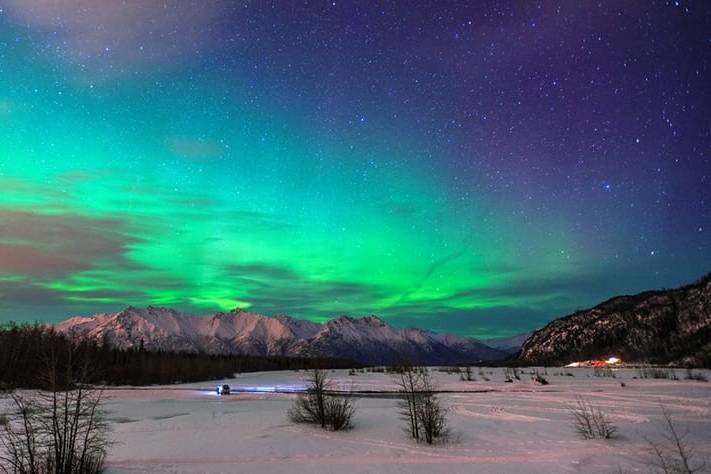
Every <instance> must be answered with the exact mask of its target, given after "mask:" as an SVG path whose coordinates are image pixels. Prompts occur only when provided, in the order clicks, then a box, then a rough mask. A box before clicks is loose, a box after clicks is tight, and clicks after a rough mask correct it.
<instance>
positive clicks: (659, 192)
mask: <svg viewBox="0 0 711 474" xmlns="http://www.w3.org/2000/svg"><path fill="white" fill-rule="evenodd" d="M710 68H711V3H709V2H706V1H695V2H694V1H682V0H679V1H678V2H662V1H650V0H644V1H636V2H635V1H628V2H617V1H609V2H608V1H596V2H590V1H575V2H568V1H563V2H554V1H550V2H506V1H496V2H493V1H491V2H489V1H483V2H462V1H457V2H449V1H444V0H442V1H432V2H430V1H421V0H417V1H402V2H399V1H398V2H392V1H388V2H380V1H372V2H371V1H368V2H362V1H343V0H336V1H311V0H309V1H299V2H270V1H266V0H264V1H254V2H252V1H243V2H234V1H220V0H215V1H210V2H203V1H192V0H176V1H172V0H168V1H154V0H125V1H122V2H118V1H117V2H96V1H94V0H0V322H7V321H10V320H15V321H57V320H61V319H66V318H67V317H70V316H74V315H77V314H83V315H86V314H93V313H96V312H102V311H118V310H120V309H121V308H123V307H126V306H128V305H133V306H147V305H154V306H166V307H172V308H176V309H178V310H183V311H190V312H196V313H208V312H214V311H218V310H219V311H229V310H231V309H234V308H242V309H248V310H250V311H255V312H259V313H263V314H267V315H275V314H288V315H291V316H294V317H298V318H307V319H311V320H314V321H325V320H328V319H329V318H331V317H335V316H338V315H342V314H349V315H364V314H377V315H378V316H380V317H381V318H383V319H384V320H385V321H387V322H389V323H391V324H393V325H395V326H398V327H403V326H417V327H421V328H426V329H432V330H436V331H446V332H450V333H455V334H461V335H467V336H474V337H480V338H491V337H500V336H507V335H512V334H516V333H521V332H524V331H528V330H531V329H533V328H536V327H540V326H542V325H544V324H545V323H546V322H547V321H550V320H552V319H554V318H557V317H560V316H563V315H565V314H567V313H569V312H572V311H574V310H576V309H583V308H586V307H590V306H592V305H594V304H596V303H598V302H600V301H602V300H604V299H606V298H608V297H611V296H613V295H617V294H624V293H633V292H638V291H642V290H646V289H652V288H663V287H674V286H678V285H682V284H685V283H688V282H691V281H693V280H695V279H697V278H699V277H701V276H702V275H704V274H705V273H707V272H709V271H711V70H710Z"/></svg>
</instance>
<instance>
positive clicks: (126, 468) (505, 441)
mask: <svg viewBox="0 0 711 474" xmlns="http://www.w3.org/2000/svg"><path fill="white" fill-rule="evenodd" d="M527 370H529V369H527ZM547 372H548V376H547V378H548V380H549V381H550V385H546V386H540V385H534V384H532V383H531V382H530V381H529V379H530V375H524V376H522V377H521V378H522V381H516V382H514V383H504V376H503V369H484V374H485V376H486V377H487V378H489V379H490V381H484V380H482V377H481V376H480V375H479V374H478V369H474V375H475V377H476V378H477V381H476V382H461V381H459V377H458V376H457V375H449V374H445V373H440V372H436V377H437V380H438V381H439V385H440V388H441V389H444V390H471V391H473V392H472V393H448V394H442V395H441V396H440V397H441V399H442V401H443V402H444V404H445V405H447V406H448V407H449V421H450V426H451V429H452V434H453V436H452V439H451V440H450V441H449V442H448V443H446V444H443V445H440V446H434V447H432V446H427V445H418V444H416V443H414V442H413V441H411V440H409V439H408V438H407V437H406V435H405V433H404V432H403V430H402V423H401V421H400V419H399V416H398V413H397V409H396V400H395V399H393V398H388V397H364V398H359V399H358V400H357V401H356V404H357V408H358V411H357V413H356V417H355V426H354V428H353V430H351V431H348V432H336V433H332V432H325V431H322V430H320V429H317V428H315V427H311V426H307V425H295V424H293V423H291V422H290V421H289V420H288V418H287V415H286V412H287V409H288V408H289V406H290V404H291V402H292V400H293V397H294V395H290V394H279V393H270V392H269V390H271V389H272V388H289V387H299V386H300V385H301V384H302V379H303V377H304V375H305V374H304V373H303V372H302V373H298V372H262V373H252V374H243V375H240V376H238V377H237V378H235V379H232V380H226V381H224V383H229V384H230V385H231V386H232V387H233V388H248V387H249V388H258V389H261V390H263V392H262V393H240V394H235V395H231V396H228V397H218V396H216V395H214V391H213V387H214V384H206V383H203V384H185V385H179V386H170V387H165V388H151V389H141V390H131V389H126V390H124V389H119V390H111V391H109V392H107V394H108V397H109V400H108V402H107V403H106V409H107V412H108V417H109V419H110V420H111V421H112V425H113V439H114V440H115V441H116V444H115V445H114V446H113V447H112V448H111V452H110V455H109V458H108V468H109V472H112V473H126V472H206V473H207V472H210V473H213V472H240V473H252V472H255V473H289V474H293V473H302V472H303V473H331V472H333V473H349V474H351V473H375V472H387V473H440V472H441V473H447V474H454V473H459V472H461V473H465V472H466V473H471V472H490V473H509V472H510V473H517V474H520V473H524V472H526V473H529V472H530V473H555V472H585V473H587V472H591V473H612V472H618V471H619V472H649V468H648V466H646V464H645V463H646V460H647V459H648V445H647V443H646V442H645V440H644V437H645V436H646V437H649V438H659V437H661V436H662V430H661V425H660V423H659V422H660V419H661V405H662V404H663V405H664V406H665V407H666V408H667V409H668V410H669V411H670V412H671V413H672V415H673V417H674V419H675V421H676V422H677V425H678V427H681V428H683V429H684V430H688V431H689V440H690V442H691V444H692V445H693V446H694V447H695V448H696V452H697V454H698V455H699V457H701V458H705V459H706V460H707V465H708V466H709V467H710V468H711V417H710V416H709V415H711V382H708V383H704V382H697V381H690V380H683V377H684V372H683V371H677V374H678V375H679V377H680V379H682V380H678V381H674V380H651V379H644V380H640V379H634V378H633V377H634V376H636V372H635V371H634V370H627V369H621V370H619V371H617V372H616V376H617V377H616V378H606V377H595V376H594V375H593V372H592V370H591V369H551V368H548V369H547ZM564 372H571V373H573V374H574V377H571V376H567V375H563V373H564ZM704 373H705V375H706V376H707V377H708V378H709V379H710V380H711V373H709V371H705V372H704ZM556 374H560V375H556ZM331 375H332V376H333V378H334V379H335V380H336V381H337V383H338V385H339V388H341V389H344V390H348V389H351V388H352V389H354V390H390V389H392V390H394V389H395V386H394V384H393V381H392V377H391V376H390V375H387V374H382V373H365V374H358V375H356V376H349V375H348V374H347V371H335V372H333V373H332V374H331ZM621 382H624V384H625V386H624V387H623V386H622V385H621ZM201 388H204V390H201ZM474 391H476V392H474ZM576 395H582V396H584V397H585V398H586V399H587V400H588V401H590V402H591V403H592V404H593V405H595V406H598V407H600V408H602V409H603V410H604V411H605V412H606V413H607V414H609V416H610V417H611V418H612V420H613V421H614V422H615V424H617V425H618V426H619V432H620V437H619V438H618V439H615V440H595V441H586V440H582V439H579V438H578V437H577V436H576V434H575V431H574V428H573V426H572V423H571V415H570V411H569V406H570V404H571V403H572V402H573V401H574V400H575V396H576Z"/></svg>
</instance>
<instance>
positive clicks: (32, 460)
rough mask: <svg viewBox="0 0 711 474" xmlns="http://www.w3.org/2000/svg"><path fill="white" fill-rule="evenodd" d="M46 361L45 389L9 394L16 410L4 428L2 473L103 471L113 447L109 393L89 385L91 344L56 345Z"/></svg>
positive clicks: (1, 432)
mask: <svg viewBox="0 0 711 474" xmlns="http://www.w3.org/2000/svg"><path fill="white" fill-rule="evenodd" d="M60 351H64V353H63V354H61V357H59V354H58V352H60ZM41 359H42V362H43V365H44V367H43V372H42V385H43V387H45V389H44V390H38V391H36V392H31V393H29V394H27V395H21V394H18V393H17V392H10V393H9V398H10V402H11V403H10V409H9V411H8V412H7V413H6V414H5V417H4V423H2V426H0V452H1V453H2V454H0V470H2V471H4V472H12V473H28V474H35V473H54V474H70V473H94V472H100V471H101V470H102V467H103V463H104V459H105V457H106V452H107V450H108V447H109V445H110V443H109V441H108V436H107V434H108V426H107V424H106V422H105V420H104V417H103V412H102V409H101V403H102V400H103V392H102V391H101V389H97V388H95V387H94V386H93V385H90V384H88V383H87V381H88V380H90V379H91V377H90V360H89V358H88V354H87V352H86V346H85V345H83V344H82V342H81V341H70V342H69V343H68V344H57V345H55V344H51V345H50V346H49V347H47V348H46V352H43V354H42V357H41ZM59 360H62V361H64V362H62V363H60V362H59Z"/></svg>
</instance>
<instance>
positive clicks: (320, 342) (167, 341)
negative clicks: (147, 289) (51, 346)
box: [55, 307, 506, 364]
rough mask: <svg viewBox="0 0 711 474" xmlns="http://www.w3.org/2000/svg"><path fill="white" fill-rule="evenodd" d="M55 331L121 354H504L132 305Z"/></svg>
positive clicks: (461, 344) (379, 332) (438, 357)
mask: <svg viewBox="0 0 711 474" xmlns="http://www.w3.org/2000/svg"><path fill="white" fill-rule="evenodd" d="M55 329H57V330H58V331H60V332H63V333H68V334H75V335H82V336H88V337H91V338H96V339H102V340H103V339H107V340H108V341H109V342H110V343H111V344H113V345H114V346H117V347H120V348H138V347H140V345H141V343H142V344H143V347H144V348H145V349H146V350H171V351H192V352H197V351H202V352H208V353H235V354H236V353H239V354H250V355H262V356H266V355H272V356H280V355H283V356H303V357H309V356H319V357H335V358H344V359H352V360H356V361H359V362H363V363H367V364H386V363H390V362H394V361H398V360H408V361H412V362H413V363H418V364H455V363H460V362H462V363H467V362H469V363H471V362H475V361H478V360H482V359H484V360H493V359H501V358H503V357H504V356H505V355H506V354H505V353H504V352H502V351H498V350H496V349H492V348H490V347H488V346H486V345H484V344H481V343H480V342H478V341H476V340H474V339H469V338H463V337H457V336H451V335H446V334H437V333H433V332H430V331H423V330H420V329H414V328H407V329H395V328H393V327H392V326H389V325H388V324H386V323H385V322H384V321H382V320H381V319H379V318H378V317H376V316H367V317H364V318H352V317H348V316H341V317H338V318H335V319H332V320H330V321H328V322H327V323H325V324H316V323H312V322H309V321H302V320H298V319H294V318H290V317H288V316H275V317H269V316H263V315H260V314H255V313H250V312H246V311H240V310H235V311H231V312H229V313H216V314H207V315H199V316H198V315H191V314H186V313H180V312H177V311H175V310H172V309H166V308H154V307H148V308H145V309H138V308H132V307H129V308H126V309H124V310H123V311H120V312H118V313H113V314H111V313H101V314H97V315H94V316H90V317H81V316H79V317H75V318H71V319H69V320H67V321H64V322H61V323H58V324H56V325H55ZM141 341H142V342H141Z"/></svg>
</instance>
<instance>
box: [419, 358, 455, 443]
mask: <svg viewBox="0 0 711 474" xmlns="http://www.w3.org/2000/svg"><path fill="white" fill-rule="evenodd" d="M420 381H421V385H420V394H421V395H420V396H421V399H420V403H419V405H418V410H417V418H418V419H419V423H420V426H421V430H420V431H421V433H422V434H423V435H424V438H425V442H426V443H427V444H433V443H434V442H435V441H437V440H440V439H443V438H446V436H447V434H448V429H447V409H446V408H444V407H442V405H441V404H440V403H439V399H438V398H437V396H436V395H435V388H436V387H435V384H434V381H433V380H432V376H431V374H430V372H429V371H428V370H427V369H424V370H423V372H422V376H421V378H420Z"/></svg>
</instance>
